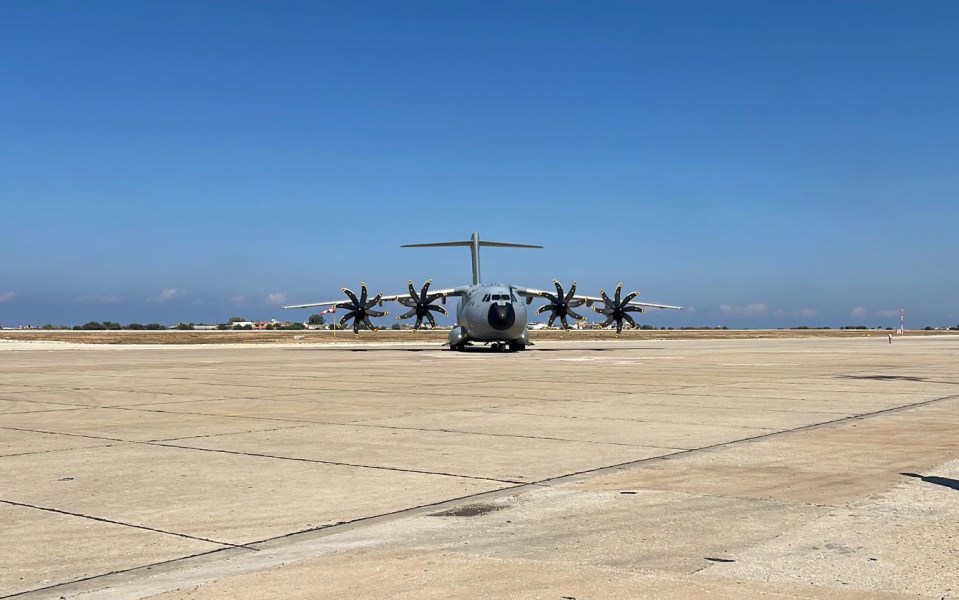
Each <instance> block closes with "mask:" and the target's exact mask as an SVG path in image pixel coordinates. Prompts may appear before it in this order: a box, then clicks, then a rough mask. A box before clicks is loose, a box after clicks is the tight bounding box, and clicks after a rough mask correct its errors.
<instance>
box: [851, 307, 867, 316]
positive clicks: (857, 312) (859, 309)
mask: <svg viewBox="0 0 959 600" xmlns="http://www.w3.org/2000/svg"><path fill="white" fill-rule="evenodd" d="M866 314H867V313H866V309H865V308H863V307H862V306H857V307H856V308H854V309H852V310H851V311H850V312H849V316H850V317H855V318H857V319H862V318H864V317H865V316H866Z"/></svg>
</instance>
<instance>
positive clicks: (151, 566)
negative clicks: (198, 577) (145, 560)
mask: <svg viewBox="0 0 959 600" xmlns="http://www.w3.org/2000/svg"><path fill="white" fill-rule="evenodd" d="M234 549H235V550H248V551H256V550H255V549H251V548H247V547H246V546H237V547H236V548H231V547H225V548H217V549H216V550H208V551H207V552H197V553H196V554H190V555H188V556H178V557H176V558H171V559H169V560H161V561H158V562H155V563H150V564H147V565H140V566H137V567H131V568H129V569H117V570H115V571H108V572H106V573H98V574H96V575H89V576H87V577H80V578H79V579H71V580H70V581H62V582H60V583H53V584H50V585H45V586H43V587H38V588H33V589H32V590H24V591H22V592H16V593H13V594H9V595H7V596H0V600H10V599H11V598H21V597H23V596H27V595H34V594H37V593H40V592H49V591H51V590H55V589H58V588H64V587H67V586H76V585H78V584H82V583H86V582H91V581H94V580H96V579H101V578H103V577H110V576H111V575H123V574H124V573H130V572H132V571H138V570H141V569H155V568H157V567H162V566H164V565H170V564H173V563H178V562H181V561H185V560H190V559H197V558H200V557H203V556H210V555H212V554H218V553H222V552H226V551H230V550H234ZM60 598H64V596H60Z"/></svg>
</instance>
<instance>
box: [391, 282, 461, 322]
mask: <svg viewBox="0 0 959 600" xmlns="http://www.w3.org/2000/svg"><path fill="white" fill-rule="evenodd" d="M431 283H433V280H432V279H427V280H426V283H424V284H423V289H421V290H420V293H419V295H417V294H416V290H415V289H414V288H413V282H412V281H410V282H409V289H410V297H409V298H397V300H396V301H397V302H399V303H400V304H402V305H403V306H405V307H407V308H409V309H410V310H408V311H407V312H405V313H403V314H402V315H400V316H398V317H396V318H397V319H409V318H411V317H413V316H415V317H416V324H415V325H413V329H419V328H420V325H422V324H423V319H426V320H427V321H429V322H430V328H433V327H436V320H435V319H434V318H433V313H431V312H430V311H431V310H435V311H436V312H438V313H441V314H444V315H448V314H449V313H448V312H446V309H445V308H443V307H442V306H436V305H434V304H432V302H434V301H435V300H437V299H438V298H445V297H446V294H430V293H429V289H430V284H431Z"/></svg>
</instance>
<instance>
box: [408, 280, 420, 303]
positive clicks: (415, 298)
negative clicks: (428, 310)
mask: <svg viewBox="0 0 959 600" xmlns="http://www.w3.org/2000/svg"><path fill="white" fill-rule="evenodd" d="M407 285H408V286H409V289H410V298H411V299H412V300H413V302H416V303H419V301H420V297H419V296H417V295H416V290H415V289H414V288H413V280H412V279H410V281H409V283H408V284H407Z"/></svg>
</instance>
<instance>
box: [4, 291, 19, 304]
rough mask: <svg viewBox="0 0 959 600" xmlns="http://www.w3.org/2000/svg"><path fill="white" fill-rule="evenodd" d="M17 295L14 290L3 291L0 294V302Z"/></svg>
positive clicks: (7, 300)
mask: <svg viewBox="0 0 959 600" xmlns="http://www.w3.org/2000/svg"><path fill="white" fill-rule="evenodd" d="M16 297H17V293H16V292H4V293H2V294H0V302H10V301H12V300H13V299H14V298H16Z"/></svg>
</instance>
